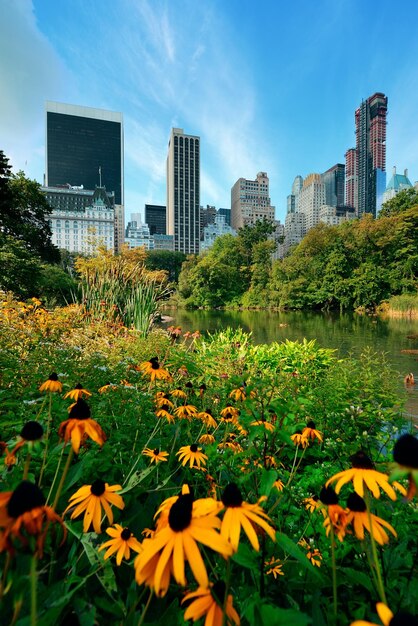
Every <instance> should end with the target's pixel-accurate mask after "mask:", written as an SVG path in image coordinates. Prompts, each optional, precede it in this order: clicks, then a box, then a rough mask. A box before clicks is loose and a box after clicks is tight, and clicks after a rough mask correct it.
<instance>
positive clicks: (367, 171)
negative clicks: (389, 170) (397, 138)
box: [346, 92, 388, 217]
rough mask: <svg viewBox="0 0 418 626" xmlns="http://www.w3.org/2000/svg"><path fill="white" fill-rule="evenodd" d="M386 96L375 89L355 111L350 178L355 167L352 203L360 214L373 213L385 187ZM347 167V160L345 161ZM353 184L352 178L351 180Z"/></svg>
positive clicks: (347, 188)
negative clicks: (355, 177) (352, 160)
mask: <svg viewBox="0 0 418 626" xmlns="http://www.w3.org/2000/svg"><path fill="white" fill-rule="evenodd" d="M387 109H388V99H387V97H386V96H385V95H384V94H383V93H380V92H377V93H375V94H373V95H372V96H370V98H367V100H363V102H362V103H361V105H360V106H359V108H358V109H357V110H356V112H355V122H356V148H355V151H356V152H355V167H354V168H353V167H351V168H350V172H351V173H350V174H348V173H347V175H350V177H351V181H354V179H353V178H352V176H353V175H355V174H353V172H355V170H357V193H356V196H357V198H354V201H356V200H357V203H356V204H355V206H356V209H357V214H358V216H359V217H361V216H362V215H363V213H372V214H373V215H374V216H376V214H377V213H378V211H379V210H380V208H381V206H382V199H383V193H384V191H385V188H386V116H387ZM352 151H353V149H350V150H348V152H347V154H346V158H347V157H349V158H350V159H353V152H352ZM347 169H349V168H348V162H347ZM350 185H353V182H352V183H350ZM351 193H352V192H351V190H350V188H349V187H347V182H346V196H347V204H349V203H350V195H351Z"/></svg>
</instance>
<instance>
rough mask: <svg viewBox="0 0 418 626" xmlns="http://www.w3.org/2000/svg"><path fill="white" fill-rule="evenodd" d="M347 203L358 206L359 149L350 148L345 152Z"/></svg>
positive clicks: (354, 206) (355, 207)
mask: <svg viewBox="0 0 418 626" xmlns="http://www.w3.org/2000/svg"><path fill="white" fill-rule="evenodd" d="M345 204H346V205H347V206H351V207H353V209H355V210H356V212H357V208H358V176H357V150H356V149H355V148H349V149H348V150H347V152H346V153H345Z"/></svg>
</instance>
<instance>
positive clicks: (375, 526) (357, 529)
mask: <svg viewBox="0 0 418 626" xmlns="http://www.w3.org/2000/svg"><path fill="white" fill-rule="evenodd" d="M347 507H348V509H349V511H348V515H347V524H353V528H354V533H355V535H356V537H357V538H358V539H364V530H365V529H366V530H367V531H368V532H369V533H370V534H371V535H373V538H374V540H375V541H376V542H377V543H378V544H379V545H381V546H383V545H384V544H385V543H389V535H388V534H387V532H386V531H385V530H384V529H385V528H386V529H387V530H388V531H389V532H391V533H392V535H394V536H395V537H397V534H396V531H395V529H394V528H393V526H391V525H390V524H389V523H388V522H386V521H385V520H384V519H382V518H381V517H377V515H373V513H369V512H368V511H367V507H366V503H365V502H364V500H363V498H361V497H360V496H359V495H358V494H357V493H352V494H350V496H349V497H348V499H347Z"/></svg>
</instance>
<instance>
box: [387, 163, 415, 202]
mask: <svg viewBox="0 0 418 626" xmlns="http://www.w3.org/2000/svg"><path fill="white" fill-rule="evenodd" d="M411 187H412V183H411V181H410V180H409V178H408V170H404V173H403V174H397V173H396V167H395V166H394V167H393V168H392V178H391V179H390V181H389V182H388V186H387V187H386V191H385V193H384V194H383V202H387V201H388V200H391V199H392V198H394V197H395V196H396V194H398V193H399V192H400V191H403V190H404V189H410V188H411Z"/></svg>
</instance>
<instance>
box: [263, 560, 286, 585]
mask: <svg viewBox="0 0 418 626" xmlns="http://www.w3.org/2000/svg"><path fill="white" fill-rule="evenodd" d="M264 567H266V568H267V570H266V575H267V576H273V577H274V579H275V580H277V578H278V577H279V576H284V572H283V565H282V562H281V560H280V559H276V558H274V556H272V557H271V559H269V560H268V561H265V562H264Z"/></svg>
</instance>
